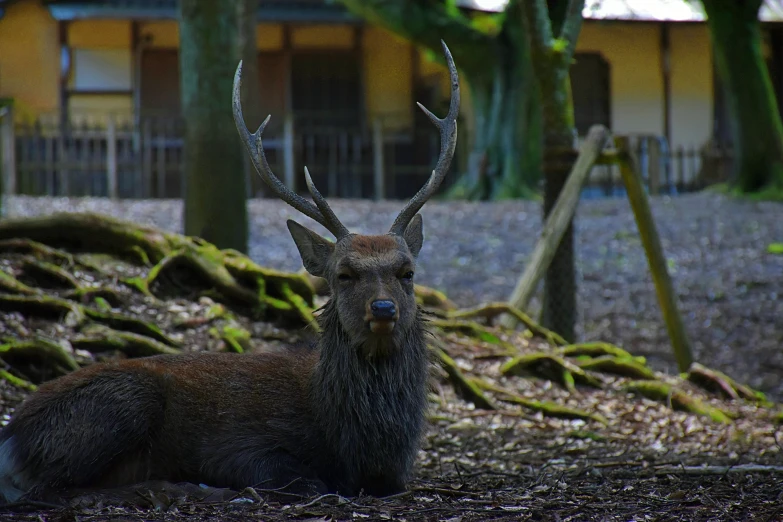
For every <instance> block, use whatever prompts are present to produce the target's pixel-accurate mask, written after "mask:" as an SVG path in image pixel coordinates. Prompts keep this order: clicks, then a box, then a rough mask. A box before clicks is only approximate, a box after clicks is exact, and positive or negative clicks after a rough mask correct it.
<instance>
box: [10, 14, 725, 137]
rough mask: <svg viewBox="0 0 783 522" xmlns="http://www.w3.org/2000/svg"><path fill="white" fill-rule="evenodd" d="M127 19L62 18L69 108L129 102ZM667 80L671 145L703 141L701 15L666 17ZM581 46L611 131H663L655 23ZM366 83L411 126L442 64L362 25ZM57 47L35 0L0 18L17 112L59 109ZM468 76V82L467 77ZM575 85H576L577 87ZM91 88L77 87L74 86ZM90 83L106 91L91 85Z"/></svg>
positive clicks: (595, 36)
mask: <svg viewBox="0 0 783 522" xmlns="http://www.w3.org/2000/svg"><path fill="white" fill-rule="evenodd" d="M131 28H132V26H131V22H130V21H127V20H83V21H76V22H72V23H69V24H68V25H67V33H66V39H67V43H68V46H69V48H70V49H71V66H70V70H69V73H68V77H67V85H68V87H69V89H71V90H72V91H73V93H72V95H71V97H70V102H69V107H70V109H71V110H72V111H73V112H74V113H79V114H99V113H106V112H115V113H127V114H129V113H130V112H131V110H132V105H133V97H132V96H131V95H130V94H129V92H130V91H131V90H132V88H133V76H134V71H133V70H132V69H133V62H134V60H133V56H132V42H131V39H132V30H131ZM670 28H671V29H670V31H671V32H670V34H671V56H672V63H671V88H672V99H671V102H672V112H671V118H672V120H671V123H672V145H673V146H675V147H677V146H680V145H682V146H686V147H689V146H694V145H700V144H702V143H703V142H705V141H706V140H707V139H708V138H709V136H710V134H711V130H712V104H713V101H712V100H713V92H712V63H711V54H710V43H709V35H708V33H707V28H706V26H705V25H703V24H693V25H690V24H672V25H671V26H670ZM354 31H355V29H354V27H352V26H334V25H307V26H298V27H294V28H293V29H292V31H291V44H292V47H293V48H294V50H297V49H330V48H331V49H338V48H339V49H350V48H352V46H353V45H354V34H355V33H354ZM139 32H140V35H141V36H142V38H144V37H146V36H149V39H148V43H147V44H146V45H148V46H150V47H153V48H171V49H175V48H177V47H178V44H179V43H178V41H179V34H178V27H177V23H176V21H149V22H140V23H139ZM257 40H258V47H259V49H260V50H262V51H275V50H280V49H282V48H283V45H284V42H283V40H284V32H283V27H282V26H281V25H280V24H259V26H258V31H257ZM577 51H578V52H598V53H601V55H602V56H604V58H605V59H606V60H607V61H608V62H609V63H610V67H611V72H610V77H611V79H610V84H611V120H612V121H611V125H612V130H613V131H614V132H616V133H621V134H622V133H646V134H657V135H661V134H663V110H664V106H663V78H662V74H661V54H660V26H659V25H656V24H647V23H617V22H593V21H587V22H585V24H584V27H583V29H582V33H581V36H580V39H579V42H578V44H577ZM361 63H362V82H363V84H364V97H365V100H364V101H365V108H366V114H367V118H368V120H369V121H372V120H373V119H375V118H378V117H380V118H383V119H384V120H385V121H386V123H387V124H388V125H390V126H391V127H392V128H400V129H401V128H405V127H409V126H410V125H411V124H412V122H413V117H414V111H415V110H418V109H416V107H415V105H414V104H415V102H416V101H417V100H414V99H413V98H414V96H413V75H414V74H418V76H419V77H420V78H421V79H424V80H426V81H437V82H438V84H439V85H440V86H441V89H442V92H441V95H442V96H443V98H444V99H447V98H448V96H449V92H448V91H449V85H448V81H447V73H446V69H445V67H443V65H441V64H440V63H438V62H436V61H434V60H432V59H430V57H429V56H428V55H427V53H424V52H421V51H416V52H414V51H413V48H412V46H411V44H410V43H408V42H406V41H404V40H402V39H400V38H399V37H397V36H395V35H393V34H391V33H389V32H388V31H386V30H384V29H381V28H378V27H373V26H366V27H365V28H364V29H363V30H362V40H361ZM59 74H60V46H59V36H58V25H57V22H56V21H55V20H53V19H52V17H51V16H50V15H49V13H48V11H47V10H46V9H45V8H44V7H43V6H42V5H41V3H40V0H20V1H18V2H15V3H12V4H11V5H10V6H9V7H8V9H7V10H6V13H5V16H4V17H3V18H2V19H0V96H5V97H14V98H17V99H18V100H19V106H20V110H19V111H18V114H20V116H22V115H24V114H41V113H47V112H49V113H51V112H56V111H57V109H58V107H59ZM463 85H464V83H463ZM577 88H578V87H577ZM80 90H81V91H89V92H83V93H82V94H79V91H80ZM94 91H104V93H103V94H95V92H94ZM463 96H464V98H463V104H462V106H463V110H462V116H463V120H464V121H465V130H467V131H468V132H469V131H470V128H472V118H471V117H470V116H471V114H470V101H469V98H468V97H469V90H468V88H467V86H466V85H464V87H463Z"/></svg>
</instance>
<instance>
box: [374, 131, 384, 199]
mask: <svg viewBox="0 0 783 522" xmlns="http://www.w3.org/2000/svg"><path fill="white" fill-rule="evenodd" d="M372 159H373V169H372V174H373V185H374V188H375V190H374V191H373V198H374V199H375V200H376V201H380V200H382V199H385V198H386V173H385V172H384V171H383V167H384V162H383V125H382V124H381V120H380V118H376V119H375V120H374V121H373V122H372Z"/></svg>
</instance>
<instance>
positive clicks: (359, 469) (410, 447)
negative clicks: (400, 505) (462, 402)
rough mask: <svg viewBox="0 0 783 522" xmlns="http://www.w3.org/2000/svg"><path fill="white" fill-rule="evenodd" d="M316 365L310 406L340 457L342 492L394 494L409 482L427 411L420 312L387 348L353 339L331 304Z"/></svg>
mask: <svg viewBox="0 0 783 522" xmlns="http://www.w3.org/2000/svg"><path fill="white" fill-rule="evenodd" d="M319 323H320V324H321V327H322V329H323V330H322V331H323V334H322V337H321V339H320V340H319V347H320V359H319V361H318V363H317V365H316V367H315V371H314V372H313V377H312V382H311V390H310V393H312V394H313V401H312V404H318V405H319V407H320V408H321V409H320V410H319V411H317V412H315V416H316V420H317V423H318V424H319V426H320V428H321V430H322V433H323V434H324V436H325V441H324V442H325V443H326V445H328V446H329V447H330V448H332V451H333V452H334V454H335V455H340V457H341V462H340V463H339V467H340V469H339V470H337V469H335V470H334V471H333V477H337V476H339V477H340V478H341V480H339V482H340V483H341V484H340V485H339V486H341V487H339V486H338V487H339V489H341V492H344V493H345V494H358V493H359V491H355V490H354V488H356V487H357V485H358V484H362V485H363V486H364V487H365V488H366V489H370V490H374V491H366V490H365V492H367V493H371V494H374V495H383V494H387V493H386V492H394V491H399V490H401V489H403V488H404V484H405V482H406V481H407V480H408V478H409V477H410V473H411V470H412V467H413V464H414V462H415V459H416V454H417V452H418V449H419V443H420V438H421V435H422V428H423V426H424V419H425V409H426V405H427V398H426V395H427V379H428V372H429V367H428V352H427V346H426V343H425V337H424V336H425V332H424V328H423V320H422V318H421V313H420V312H419V311H418V310H417V312H416V318H415V320H414V321H413V323H412V324H409V325H403V324H399V325H398V329H397V330H396V331H395V332H394V333H393V334H392V335H391V336H390V337H389V338H388V343H389V345H387V346H385V347H383V349H379V350H378V349H376V348H381V347H379V346H376V347H372V348H373V349H376V350H373V351H374V353H376V355H377V356H374V357H367V356H366V353H368V351H367V350H365V349H364V348H365V347H364V346H363V344H365V343H375V342H378V340H376V339H373V338H372V337H371V336H369V335H368V336H359V337H358V338H357V337H355V336H354V337H353V338H352V337H351V336H350V335H349V334H348V332H346V331H345V329H344V328H343V326H342V324H341V323H340V321H339V319H338V316H337V305H336V303H335V300H334V299H333V300H331V301H330V302H329V303H327V304H326V306H325V307H324V310H323V312H322V313H321V315H320V317H319Z"/></svg>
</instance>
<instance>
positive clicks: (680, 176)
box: [676, 145, 685, 191]
mask: <svg viewBox="0 0 783 522" xmlns="http://www.w3.org/2000/svg"><path fill="white" fill-rule="evenodd" d="M676 183H677V190H678V191H683V190H684V189H685V149H683V147H682V145H680V146H679V147H677V182H676Z"/></svg>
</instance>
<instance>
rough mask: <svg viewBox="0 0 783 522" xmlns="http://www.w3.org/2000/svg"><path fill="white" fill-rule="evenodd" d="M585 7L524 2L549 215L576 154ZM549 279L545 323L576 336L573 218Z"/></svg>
mask: <svg viewBox="0 0 783 522" xmlns="http://www.w3.org/2000/svg"><path fill="white" fill-rule="evenodd" d="M583 7H584V1H583V0H581V1H577V0H571V1H570V2H556V1H552V0H550V2H549V6H547V2H545V1H544V0H529V1H528V2H526V3H525V4H524V14H523V20H524V27H525V28H526V30H527V32H528V33H529V34H530V40H531V53H532V56H533V60H532V63H533V69H534V72H535V75H536V78H537V79H538V87H539V100H540V107H541V114H542V116H543V122H544V133H543V143H544V219H546V218H547V217H548V216H549V213H550V212H551V210H552V208H553V207H554V206H555V203H556V202H557V198H558V196H559V195H560V191H561V190H562V189H563V186H564V185H565V182H566V180H567V179H568V174H569V173H570V171H571V167H572V165H573V161H574V159H575V157H576V153H575V145H576V144H575V138H576V130H575V123H574V105H573V101H572V97H571V80H570V76H569V70H570V65H571V58H572V56H573V53H574V48H575V47H576V40H577V38H578V37H579V32H580V29H581V25H582V16H581V12H582V8H583ZM555 35H557V36H555ZM544 281H545V284H544V287H545V292H544V307H543V317H542V323H543V324H544V325H546V327H547V328H550V329H552V330H554V331H556V332H558V333H559V334H560V335H562V336H563V337H564V338H565V339H566V340H568V341H569V342H573V341H574V338H575V325H576V319H577V317H576V316H577V307H576V270H575V263H574V225H573V222H572V223H571V224H569V226H568V228H567V229H566V232H565V234H564V235H563V238H562V240H561V241H560V245H559V246H558V248H557V251H556V252H555V257H554V259H553V260H552V263H551V264H550V266H549V268H548V269H547V272H546V276H545V279H544Z"/></svg>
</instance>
